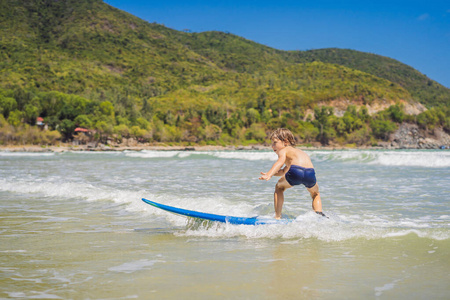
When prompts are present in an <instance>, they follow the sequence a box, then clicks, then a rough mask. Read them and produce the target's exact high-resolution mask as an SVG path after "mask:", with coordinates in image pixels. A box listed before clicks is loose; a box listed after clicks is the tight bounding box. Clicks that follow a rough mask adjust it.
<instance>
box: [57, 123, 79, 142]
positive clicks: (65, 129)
mask: <svg viewBox="0 0 450 300" xmlns="http://www.w3.org/2000/svg"><path fill="white" fill-rule="evenodd" d="M74 130H75V122H73V121H71V120H69V119H64V120H62V122H61V123H59V126H58V131H59V132H60V133H61V134H62V136H63V138H64V140H66V141H67V140H70V139H72V134H73V131H74Z"/></svg>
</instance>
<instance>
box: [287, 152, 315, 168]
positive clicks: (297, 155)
mask: <svg viewBox="0 0 450 300" xmlns="http://www.w3.org/2000/svg"><path fill="white" fill-rule="evenodd" d="M283 150H285V151H286V161H285V165H286V168H287V170H289V168H290V167H291V165H297V166H300V167H303V168H314V166H313V164H312V162H311V159H310V158H309V156H308V154H306V153H305V152H303V151H302V150H300V149H297V148H294V147H292V146H288V147H286V148H285V149H283Z"/></svg>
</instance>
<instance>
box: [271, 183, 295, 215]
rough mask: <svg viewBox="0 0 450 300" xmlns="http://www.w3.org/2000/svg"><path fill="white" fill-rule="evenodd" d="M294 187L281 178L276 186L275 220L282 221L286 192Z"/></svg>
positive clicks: (274, 197)
mask: <svg viewBox="0 0 450 300" xmlns="http://www.w3.org/2000/svg"><path fill="white" fill-rule="evenodd" d="M290 187H292V186H291V185H290V184H289V183H288V182H287V180H286V178H284V176H283V177H281V178H280V180H278V182H277V185H276V186H275V193H274V194H273V206H274V207H275V219H281V210H282V208H283V203H284V191H285V190H286V189H288V188H290Z"/></svg>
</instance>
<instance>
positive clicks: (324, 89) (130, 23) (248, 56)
mask: <svg viewBox="0 0 450 300" xmlns="http://www.w3.org/2000/svg"><path fill="white" fill-rule="evenodd" d="M0 31H1V38H0V46H1V47H0V57H1V58H2V59H1V60H0V70H1V72H0V143H1V144H14V143H15V144H23V143H33V144H54V143H55V142H56V140H58V139H62V140H71V139H73V138H74V134H75V132H74V129H75V128H76V127H82V128H87V129H90V130H92V131H91V132H92V136H91V137H90V139H91V140H97V141H101V142H103V143H106V142H107V141H108V140H111V139H112V140H115V141H116V142H119V143H120V142H123V141H124V140H125V139H129V138H135V139H136V140H138V141H140V142H175V143H187V144H189V143H190V144H193V143H199V144H222V145H225V144H249V143H263V142H264V141H265V139H266V132H267V131H269V130H272V129H274V128H277V127H280V126H282V127H287V128H290V129H292V130H293V131H294V132H295V133H296V134H297V138H298V139H299V140H300V141H302V142H304V143H312V142H316V141H318V142H320V143H322V144H329V143H338V144H349V143H350V144H356V145H365V144H374V143H376V142H377V140H386V139H387V138H388V137H389V134H390V133H391V132H393V131H394V130H395V129H396V128H397V126H398V124H399V123H401V122H416V123H417V124H419V125H420V126H421V127H422V128H425V129H427V130H432V129H433V128H434V127H436V126H441V127H443V128H445V129H446V130H450V112H449V109H448V106H449V105H448V104H449V101H450V90H449V89H446V88H445V87H443V86H441V85H439V84H438V83H436V82H434V81H431V80H430V79H428V78H426V76H424V75H422V74H420V73H419V72H417V71H415V70H413V69H412V68H410V67H408V66H406V65H403V64H401V63H399V62H397V61H394V60H392V59H388V58H384V57H381V56H377V55H372V54H367V53H361V52H357V51H351V50H340V49H323V50H315V51H306V52H301V51H295V52H286V51H279V50H276V49H272V48H269V47H266V46H263V45H260V44H257V43H254V42H251V41H248V40H246V39H244V38H241V37H238V36H235V35H232V34H228V33H222V32H205V33H186V32H179V31H175V30H172V29H169V28H167V27H164V26H162V25H159V24H155V23H153V24H149V23H147V22H145V21H143V20H140V19H138V18H136V17H134V16H132V15H129V14H127V13H125V12H123V11H120V10H117V9H115V8H113V7H111V6H109V5H107V4H105V3H103V2H102V1H99V0H78V1H75V0H64V1H52V0H40V1H25V0H10V1H2V2H0ZM334 100H343V101H347V102H348V103H350V104H351V105H349V106H348V108H347V110H346V111H345V113H344V115H343V116H342V117H337V116H336V115H335V114H334V109H333V107H331V106H330V103H331V101H334ZM405 101H406V102H411V103H414V102H416V101H419V102H421V103H423V104H426V105H427V106H428V107H429V108H430V109H429V110H427V111H426V112H424V113H422V114H420V115H417V116H408V115H405V114H404V113H403V110H402V107H401V105H400V104H399V103H403V102H405ZM380 102H383V103H389V104H391V107H389V108H388V109H386V110H384V111H381V112H379V113H377V114H375V115H369V113H368V110H367V108H366V107H365V105H373V104H377V103H380ZM37 117H42V118H44V123H45V124H47V126H48V128H49V130H48V131H45V130H40V129H38V126H36V120H37ZM39 128H42V126H40V127H39ZM78 138H80V137H79V136H78Z"/></svg>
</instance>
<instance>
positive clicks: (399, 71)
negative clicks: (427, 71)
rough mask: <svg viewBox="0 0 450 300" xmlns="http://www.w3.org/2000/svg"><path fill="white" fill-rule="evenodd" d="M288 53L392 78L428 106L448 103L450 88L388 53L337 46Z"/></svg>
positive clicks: (292, 56)
mask: <svg viewBox="0 0 450 300" xmlns="http://www.w3.org/2000/svg"><path fill="white" fill-rule="evenodd" d="M289 54H290V57H291V58H293V59H294V61H297V62H312V61H317V60H318V61H322V62H325V63H332V64H338V65H342V66H346V67H348V68H352V69H355V70H360V71H362V72H366V73H369V74H372V75H375V76H378V77H381V78H384V79H387V80H389V81H392V82H395V83H397V84H399V85H400V86H402V87H404V88H405V89H406V90H408V91H409V92H410V93H411V95H412V96H413V98H414V99H416V100H418V101H420V102H421V103H423V104H425V105H427V106H429V107H431V106H436V105H449V104H450V89H448V88H446V87H445V86H443V85H441V84H439V83H438V82H436V81H434V80H432V79H430V78H428V77H427V76H425V75H424V74H422V73H420V72H419V71H417V70H415V69H414V68H412V67H410V66H408V65H405V64H403V63H401V62H399V61H397V60H395V59H392V58H389V57H384V56H381V55H376V54H371V53H365V52H360V51H355V50H349V49H337V48H329V49H318V50H309V51H293V52H290V53H289Z"/></svg>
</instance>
